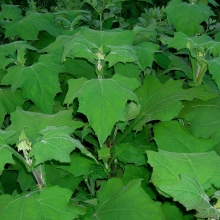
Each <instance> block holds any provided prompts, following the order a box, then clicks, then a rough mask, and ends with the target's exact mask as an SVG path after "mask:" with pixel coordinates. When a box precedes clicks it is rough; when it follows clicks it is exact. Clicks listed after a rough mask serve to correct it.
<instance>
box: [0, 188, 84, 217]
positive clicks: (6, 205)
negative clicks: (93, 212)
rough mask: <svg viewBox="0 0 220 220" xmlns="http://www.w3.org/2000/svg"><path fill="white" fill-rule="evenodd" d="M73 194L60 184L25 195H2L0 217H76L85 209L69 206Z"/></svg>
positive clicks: (0, 197)
mask: <svg viewBox="0 0 220 220" xmlns="http://www.w3.org/2000/svg"><path fill="white" fill-rule="evenodd" d="M71 195H72V192H71V191H70V190H69V189H64V188H60V187H58V186H53V187H50V188H44V189H42V190H37V191H33V192H30V193H28V194H25V195H16V196H11V195H2V196H0V219H1V220H8V219H18V218H19V219H22V220H30V219H32V220H39V219H42V220H46V219H63V220H72V219H76V218H77V217H78V215H82V214H85V213H84V211H83V210H80V209H77V208H75V209H74V207H73V208H70V207H69V204H68V203H69V200H70V198H71Z"/></svg>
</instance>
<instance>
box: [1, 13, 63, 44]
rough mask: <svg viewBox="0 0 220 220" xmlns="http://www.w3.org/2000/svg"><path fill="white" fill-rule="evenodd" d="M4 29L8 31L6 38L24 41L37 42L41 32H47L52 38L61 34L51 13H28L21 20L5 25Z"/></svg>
mask: <svg viewBox="0 0 220 220" xmlns="http://www.w3.org/2000/svg"><path fill="white" fill-rule="evenodd" d="M3 28H5V29H6V30H5V36H6V37H15V36H19V37H20V38H22V39H24V40H37V39H38V33H39V31H47V32H48V33H49V34H51V35H52V36H58V35H59V34H60V33H59V31H58V29H57V28H56V27H55V26H54V19H53V15H52V14H51V13H38V12H33V11H28V12H27V13H26V16H25V17H24V18H23V19H21V20H18V21H11V22H8V23H5V24H4V25H3Z"/></svg>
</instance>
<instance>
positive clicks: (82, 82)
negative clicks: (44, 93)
mask: <svg viewBox="0 0 220 220" xmlns="http://www.w3.org/2000/svg"><path fill="white" fill-rule="evenodd" d="M68 84H69V90H68V93H67V95H66V98H65V100H64V103H66V104H68V105H70V104H71V103H72V101H73V100H74V99H75V98H76V97H78V100H79V109H78V111H79V112H82V113H83V114H85V115H86V116H87V118H88V120H89V123H90V125H91V127H92V128H93V129H94V131H95V133H96V135H97V136H98V139H99V143H100V146H102V144H103V143H104V141H105V140H106V138H107V136H108V135H110V133H111V130H112V128H113V126H114V124H115V123H116V122H118V121H120V120H121V121H123V120H124V110H125V104H126V102H127V101H128V100H135V101H136V96H135V95H134V93H133V90H135V89H136V88H137V87H138V86H139V82H138V81H137V80H136V79H129V78H126V77H123V76H120V75H114V76H113V78H111V79H92V80H86V79H85V78H81V79H71V80H69V82H68ZM91 100H94V101H91ZM88 103H89V107H88Z"/></svg>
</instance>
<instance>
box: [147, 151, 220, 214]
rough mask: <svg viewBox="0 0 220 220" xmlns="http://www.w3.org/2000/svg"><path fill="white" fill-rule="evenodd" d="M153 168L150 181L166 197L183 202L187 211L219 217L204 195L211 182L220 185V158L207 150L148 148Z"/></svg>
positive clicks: (149, 160)
mask: <svg viewBox="0 0 220 220" xmlns="http://www.w3.org/2000/svg"><path fill="white" fill-rule="evenodd" d="M147 155H148V162H149V163H150V165H151V166H152V167H153V174H152V177H151V181H152V182H153V184H154V185H155V186H156V187H157V189H158V190H159V191H160V192H161V193H162V194H163V195H166V196H169V197H173V198H174V200H176V201H179V202H180V203H182V204H183V205H184V206H185V207H186V208H187V209H188V210H190V209H195V210H197V211H198V212H199V213H198V216H204V217H213V216H214V217H216V216H217V212H216V210H215V209H214V208H213V207H212V206H211V205H210V203H209V198H208V196H206V194H205V192H204V191H205V190H208V188H209V187H211V186H212V185H214V186H216V187H217V188H219V185H220V184H219V179H220V175H218V172H217V170H218V169H219V167H220V157H219V156H218V155H217V154H216V153H215V152H214V151H213V152H207V153H172V152H166V151H160V152H153V151H147Z"/></svg>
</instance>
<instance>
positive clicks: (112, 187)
mask: <svg viewBox="0 0 220 220" xmlns="http://www.w3.org/2000/svg"><path fill="white" fill-rule="evenodd" d="M140 184H141V180H140V179H137V180H133V181H131V182H130V183H128V184H127V185H126V186H124V185H123V183H122V181H121V180H120V179H110V180H108V182H106V183H105V184H103V186H102V187H101V189H100V190H99V191H98V193H97V198H98V205H97V206H96V207H95V211H94V213H93V215H92V217H91V218H89V220H90V219H91V220H92V219H97V220H109V219H129V220H137V219H138V220H145V219H149V220H155V219H160V220H163V219H165V217H164V215H163V213H162V211H161V206H160V203H158V202H154V201H153V200H151V198H150V196H149V195H147V194H146V193H145V191H144V190H143V189H142V188H141V186H140Z"/></svg>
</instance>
